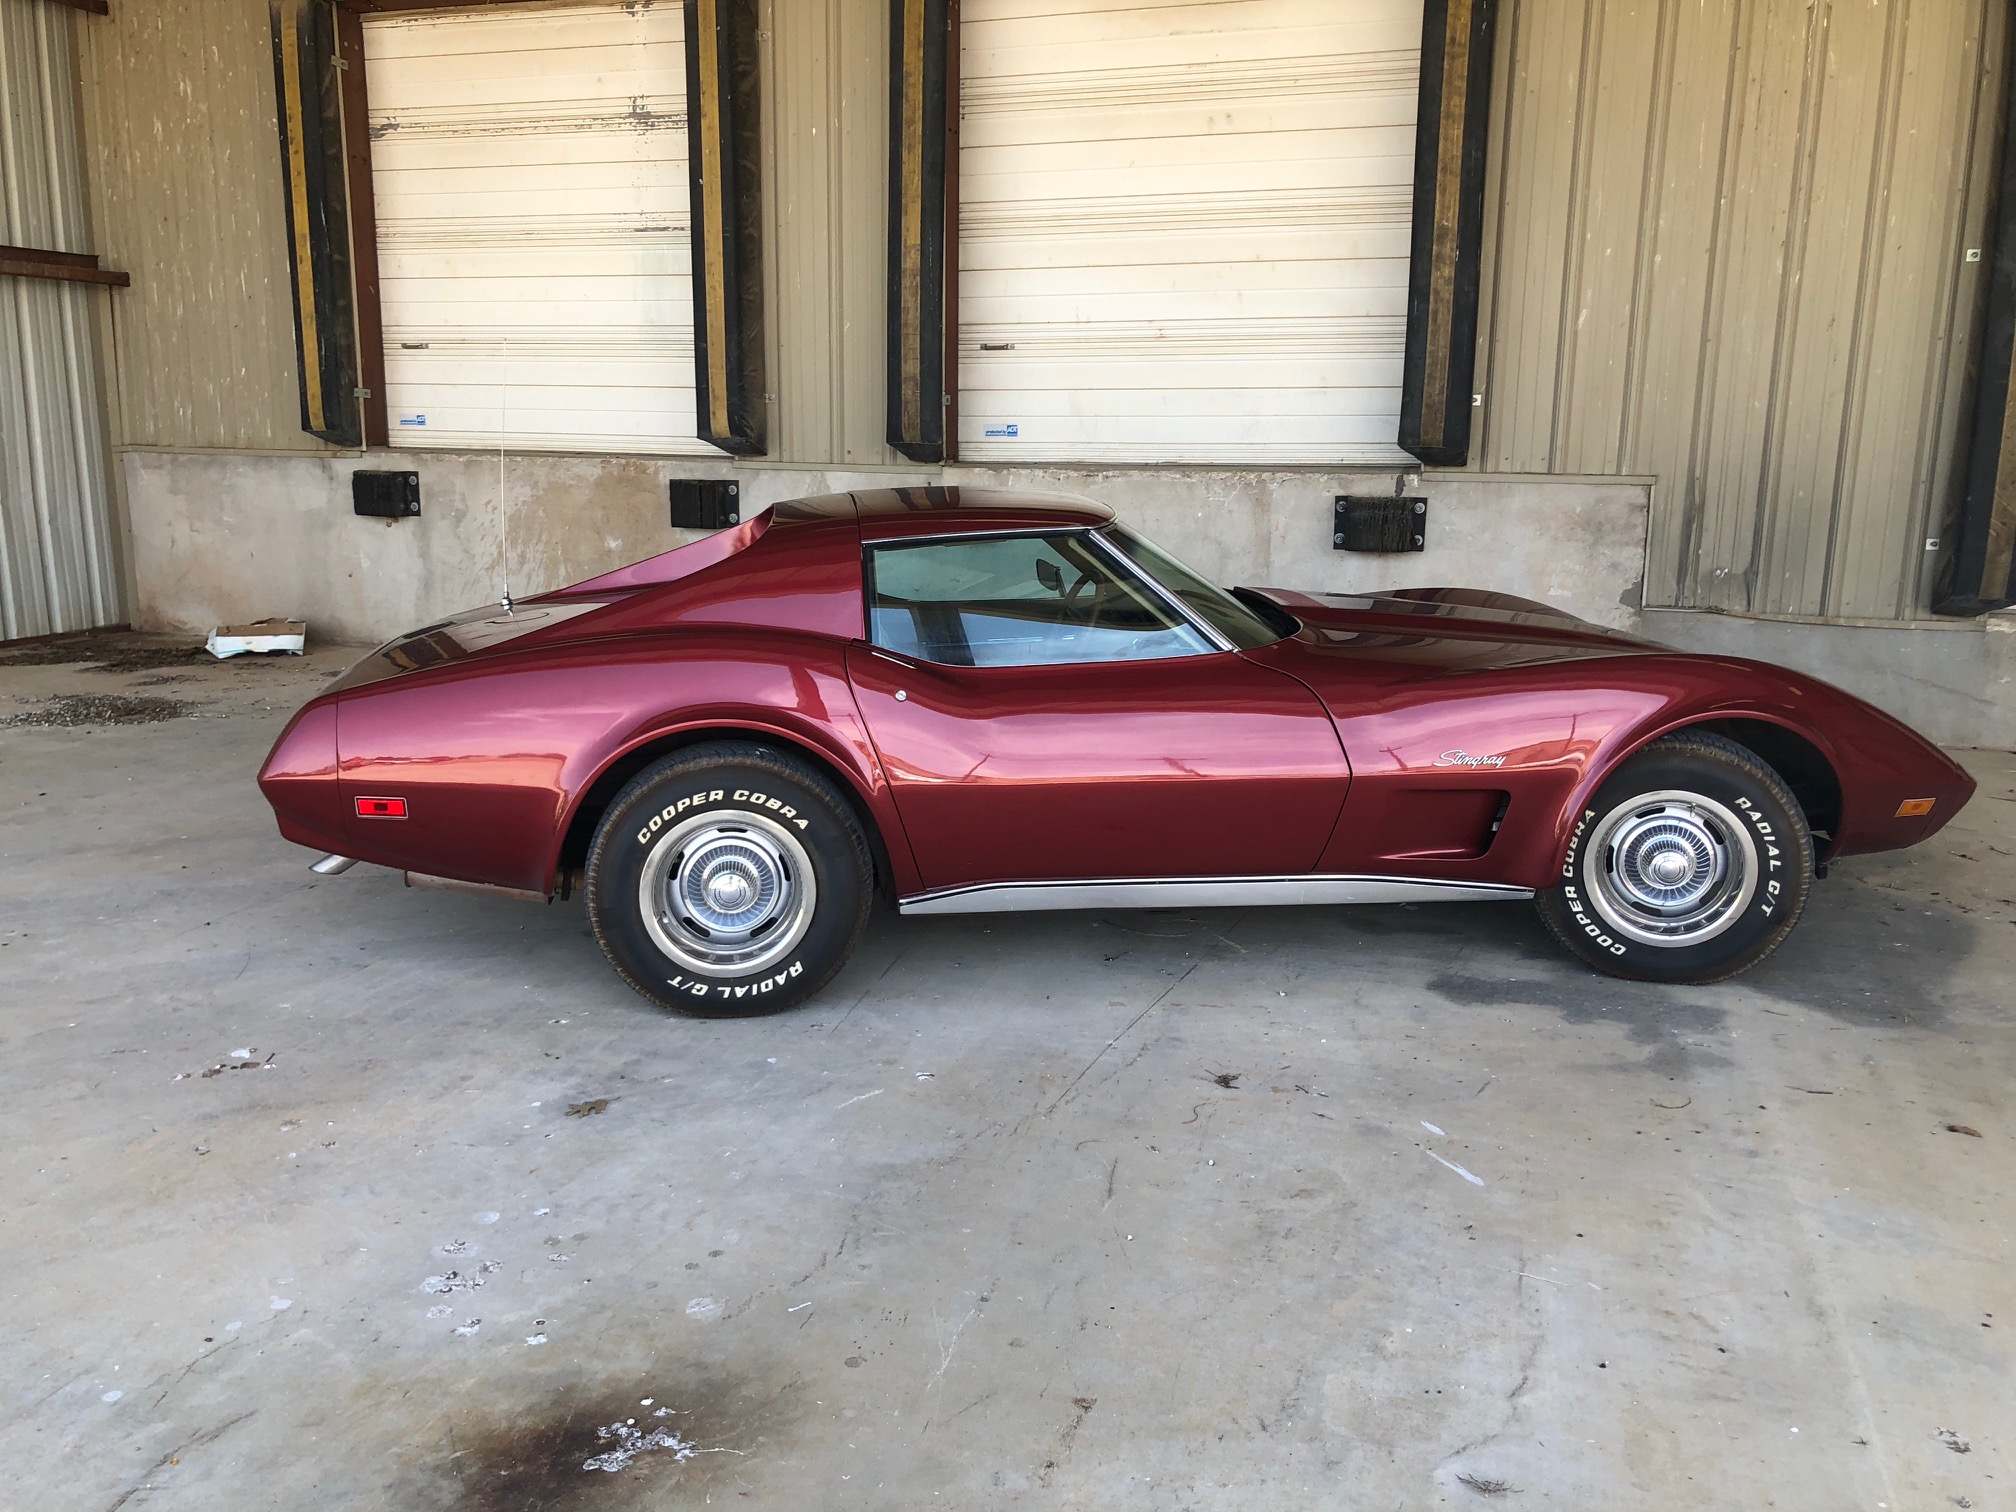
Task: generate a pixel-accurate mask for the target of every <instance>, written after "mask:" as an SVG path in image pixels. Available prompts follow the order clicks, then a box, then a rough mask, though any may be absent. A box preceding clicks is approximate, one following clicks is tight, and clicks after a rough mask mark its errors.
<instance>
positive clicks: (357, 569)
mask: <svg viewBox="0 0 2016 1512" xmlns="http://www.w3.org/2000/svg"><path fill="white" fill-rule="evenodd" d="M122 462H123V469H124V475H125V483H126V488H127V492H128V495H129V497H130V500H131V507H132V519H133V522H134V524H133V560H134V566H135V575H136V578H137V582H138V592H139V607H140V615H139V621H138V623H140V624H141V625H142V626H143V627H144V628H148V629H157V630H199V631H200V630H207V629H208V628H210V627H211V626H213V625H218V624H226V623H231V622H234V621H241V620H246V619H257V618H260V617H262V616H265V615H291V616H296V617H299V618H303V619H306V620H307V621H308V623H309V626H310V634H311V635H312V636H313V637H314V638H315V639H317V640H321V641H336V642H356V643H370V642H376V641H380V640H383V639H385V638H386V637H388V636H391V635H394V634H396V633H398V632H399V631H402V630H406V629H410V628H412V627H413V626H415V625H420V624H424V623H426V622H427V621H429V620H431V619H436V618H439V617H440V616H442V615H444V614H448V613H452V612H453V611H455V610H458V609H465V608H469V607H471V606H472V605H476V604H481V603H483V602H485V601H486V600H492V599H496V598H498V597H500V596H501V595H502V594H503V592H504V590H505V587H506V585H507V581H508V585H509V588H510V591H511V592H512V593H513V594H515V595H518V596H520V597H523V596H525V595H527V594H532V593H537V592H540V591H542V590H545V589H549V588H555V587H559V586H561V585H563V584H565V583H569V582H574V581H577V580H579V579H581V578H584V577H588V576H590V575H592V574H594V573H597V572H603V571H606V570H608V569H609V568H612V567H617V566H621V565H622V564H624V563H626V562H631V561H635V560H637V559H638V558H640V557H645V556H650V555H652V554H654V553H656V552H660V551H666V550H669V549H671V548H672V547H673V546H676V545H680V544H683V543H684V542H685V541H687V540H691V539H694V538H695V533H693V532H686V531H675V530H673V529H671V528H670V527H669V526H668V524H667V522H666V521H667V505H666V490H665V484H666V480H667V479H669V478H673V477H680V476H686V477H694V476H706V477H728V476H733V477H736V478H738V479H739V480H740V481H741V484H742V495H743V500H744V508H745V510H754V509H758V508H761V507H763V506H764V505H767V504H771V503H774V502H776V501H777V500H779V499H788V498H796V497H800V496H803V495H806V494H816V493H826V492H831V491H834V490H838V489H846V488H886V487H891V486H896V485H901V484H920V483H940V482H946V483H963V484H968V485H976V486H979V485H984V486H991V487H1004V488H1022V489H1031V490H1043V491H1049V492H1065V493H1077V494H1087V495H1090V496H1091V497H1093V498H1097V499H1101V500H1104V501H1105V502H1107V503H1109V504H1111V505H1113V507H1114V508H1115V509H1116V510H1117V511H1118V512H1119V514H1120V517H1121V518H1122V519H1124V520H1126V521H1127V522H1128V523H1130V524H1132V525H1134V526H1135V527H1137V528H1138V529H1140V530H1141V531H1143V532H1144V533H1145V534H1147V535H1149V536H1151V537H1153V538H1154V539H1155V540H1157V541H1159V542H1161V543H1162V544H1163V545H1164V546H1166V547H1168V548H1169V549H1170V550H1171V551H1173V552H1175V553H1176V554H1177V555H1178V556H1180V557H1182V558H1184V559H1185V560H1186V561H1188V562H1190V563H1191V565H1193V566H1195V567H1196V568H1198V569H1199V570H1200V571H1202V572H1204V573H1205V574H1207V575H1208V576H1210V577H1212V578H1215V579H1216V580H1217V581H1219V582H1223V583H1228V584H1238V583H1251V584H1268V585H1275V586H1280V587H1291V588H1309V589H1327V590H1332V591H1345V592H1352V591H1357V592H1363V591H1368V590H1372V589H1378V588H1390V587H1404V586H1421V585H1428V584H1457V585H1462V586H1468V587H1479V588H1495V589H1500V590H1502V591H1504V592H1508V593H1517V594H1521V595H1524V596H1526V597H1528V598H1535V599H1539V600H1542V601H1543V602H1546V603H1549V604H1554V605H1558V606H1559V607H1561V608H1563V609H1565V610H1567V611H1569V612H1570V613H1573V614H1578V615H1581V616H1582V617H1584V618H1586V619H1590V620H1594V621H1596V622H1597V623H1599V624H1605V625H1614V626H1618V627H1621V628H1625V629H1637V630H1641V631H1642V632H1643V633H1645V634H1647V635H1649V636H1651V637H1652V638H1654V639H1656V640H1660V641H1664V642H1666V643H1668V644H1671V645H1676V646H1683V647H1686V648H1689V649H1693V650H1701V651H1709V652H1713V653H1716V654H1720V655H1730V656H1747V657H1755V658H1757V659H1759V660H1761V661H1768V662H1775V663H1779V664H1782V665H1785V666H1789V667H1795V668H1798V669H1799V670H1801V671H1804V672H1809V673H1812V674H1814V675H1816V676H1819V677H1824V678H1826V679H1827V680H1828V681H1830V682H1833V683H1836V684H1838V685H1840V686H1841V687H1844V688H1847V689H1848V690H1849V691H1851V692H1853V693H1856V694H1858V695H1860V696H1861V697H1863V698H1867V699H1869V700H1870V701H1871V702H1872V703H1875V704H1877V705H1878V706H1879V707H1882V708H1885V709H1888V710H1889V711H1890V712H1892V713H1893V714H1896V715H1897V716H1898V717H1899V718H1902V719H1904V720H1905V721H1906V722H1907V723H1909V724H1911V725H1912V726H1914V727H1915V728H1917V729H1920V730H1922V731H1924V732H1925V733H1926V734H1928V735H1930V736H1932V737H1933V738H1934V739H1937V740H1939V741H1941V742H1943V743H1944V744H1947V745H1960V746H1987V747H1997V748H2012V747H2016V633H2010V632H2016V620H2012V619H2011V618H2010V617H2008V616H2002V617H1995V616H1991V617H1990V618H1989V619H1987V620H1976V621H1966V622H1955V623H1954V624H1952V625H1950V626H1949V625H1946V624H1944V623H1940V624H1935V625H1930V626H1924V625H1920V626H1913V627H1910V628H1902V627H1861V626H1852V625H1819V624H1801V623H1789V622H1783V621H1774V620H1758V619H1746V618H1741V617H1738V616H1734V615H1721V614H1706V613H1693V612H1685V611H1673V610H1648V611H1642V612H1641V611H1640V609H1639V608H1638V602H1639V594H1640V590H1641V584H1642V577H1643V572H1644V561H1645V530H1646V510H1647V495H1648V493H1649V488H1648V487H1647V485H1645V484H1643V483H1638V482H1619V481H1616V480H1613V479H1560V478H1519V477H1489V476H1478V475H1475V474H1469V473H1461V474H1458V473H1429V474H1426V475H1425V476H1424V475H1420V474H1395V473H1391V472H1372V473H1366V472H1339V473H1323V472H1302V471H1289V472H1272V473H1266V472H1244V471H1230V470H1225V471H1215V470H1187V469H1147V468H1133V469H1125V468H1122V469H1106V470H1101V469H1042V470H1034V469H1028V470H1022V469H992V468H979V467H958V466H954V467H945V468H930V467H916V468H901V469H897V468H864V469H860V470H853V471H849V470H842V469H819V468H809V467H792V466H760V465H759V466H738V465H736V464H733V463H730V462H727V461H725V460H724V461H723V462H722V463H720V464H712V463H698V462H694V461H691V460H681V459H676V458H643V457H567V456H539V455H525V454H520V455H507V456H505V457H504V458H503V459H502V460H501V462H500V460H499V458H497V457H496V456H486V455H481V454H469V453H443V452H407V453H381V452H374V453H373V454H372V455H371V457H370V458H369V461H368V463H367V462H366V461H365V460H364V459H362V458H359V457H357V456H354V455H352V456H340V457H338V456H332V457H304V456H279V455H253V454H247V453H242V452H241V453H225V452H161V451H139V450H129V451H127V452H125V453H124V454H123V457H122ZM366 465H368V466H370V467H374V468H394V469H415V470H417V471H418V472H419V474H420V493H421V510H422V513H421V516H420V518H419V519H417V520H402V521H398V522H394V523H388V522H385V521H382V520H373V519H364V518H360V517H358V516H357V515H356V514H354V513H353V512H352V510H351V504H350V479H349V475H350V473H352V472H353V471H355V470H356V469H357V468H359V467H362V466H366ZM1396 485H1399V486H1402V487H1404V488H1405V490H1406V491H1407V492H1408V493H1409V494H1414V495H1419V496H1421V497H1425V498H1426V499H1427V500H1428V504H1429V507H1428V516H1427V541H1428V545H1427V549H1426V550H1425V551H1423V552H1421V553H1419V554H1418V555H1415V554H1410V555H1405V556H1363V555H1356V554H1352V553H1347V552H1340V551H1335V550H1332V549H1331V545H1330V533H1331V532H1330V511H1331V499H1332V496H1333V495H1336V494H1340V493H1364V494H1386V493H1391V492H1392V491H1393V490H1394V488H1395V486H1396Z"/></svg>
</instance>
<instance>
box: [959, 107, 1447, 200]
mask: <svg viewBox="0 0 2016 1512" xmlns="http://www.w3.org/2000/svg"><path fill="white" fill-rule="evenodd" d="M967 150H970V151H972V152H974V153H975V154H976V157H975V160H974V180H975V183H974V186H973V187H974V189H975V190H976V191H977V192H978V194H979V195H987V196H991V195H992V194H994V193H998V192H999V191H1000V190H1002V189H1003V188H1005V187H1006V185H1005V184H1004V182H1003V181H1004V180H1010V179H1025V178H1040V179H1042V180H1043V181H1042V182H1040V183H1038V184H1035V185H1033V186H1032V188H1031V189H1030V190H1028V191H1025V192H1024V193H1023V194H1021V195H1020V196H1019V198H1022V199H1041V198H1043V197H1045V196H1046V195H1051V194H1059V193H1072V192H1077V193H1084V194H1100V193H1105V194H1110V193H1112V192H1113V187H1114V185H1113V182H1112V176H1113V175H1115V174H1123V173H1124V174H1126V175H1127V178H1128V184H1127V187H1128V189H1129V191H1130V192H1136V193H1141V194H1154V193H1157V192H1170V191H1175V190H1181V189H1183V188H1185V187H1189V188H1193V189H1196V188H1219V187H1223V186H1225V185H1227V184H1230V183H1241V182H1246V181H1247V175H1249V174H1252V173H1254V172H1259V173H1263V174H1265V175H1266V178H1265V180H1264V184H1265V185H1266V186H1267V187H1271V188H1296V187H1303V186H1315V185H1320V184H1368V183H1381V184H1383V183H1392V182H1395V180H1394V177H1393V175H1394V173H1395V171H1396V169H1397V170H1399V171H1401V172H1402V174H1403V177H1402V178H1401V179H1400V180H1399V182H1402V183H1408V182H1411V181H1412V178H1413V173H1414V128H1413V127H1412V126H1392V125H1381V126H1360V127H1352V128H1348V129H1336V130H1322V131H1286V132H1244V133H1233V134H1223V135H1219V134H1214V135H1212V136H1210V137H1209V138H1203V137H1168V136H1162V137H1155V136H1142V137H1123V138H1118V139H1113V138H1108V137H1105V136H1101V137H1100V138H1099V139H1098V140H1096V141H1085V140H1082V139H1081V140H1078V141H1071V140H1068V139H1062V140H1058V141H1049V142H1030V143H1026V144H1017V145H1009V146H1003V147H998V148H992V149H984V148H977V147H976V148H971V149H967ZM983 154H984V155H983ZM966 161H967V160H966V158H965V156H964V155H963V153H962V156H961V158H960V163H961V173H960V178H961V184H960V194H961V197H962V200H963V198H964V196H965V192H966V186H965V183H964V178H965V172H964V165H965V163H966ZM1177 174H1180V175H1184V177H1182V178H1172V177H1171V175H1177ZM1095 175H1096V176H1097V178H1103V179H1105V182H1104V183H1103V184H1101V183H1099V182H1098V181H1097V178H1094V176H1095ZM1234 175H1237V177H1234ZM1248 187H1252V188H1259V187H1261V184H1259V183H1251V184H1249V185H1248Z"/></svg>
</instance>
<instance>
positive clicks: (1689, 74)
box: [1475, 0, 2006, 619]
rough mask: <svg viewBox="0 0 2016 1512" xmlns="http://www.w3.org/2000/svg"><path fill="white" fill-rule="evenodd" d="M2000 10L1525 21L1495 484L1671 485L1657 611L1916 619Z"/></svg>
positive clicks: (1497, 316) (1514, 43)
mask: <svg viewBox="0 0 2016 1512" xmlns="http://www.w3.org/2000/svg"><path fill="white" fill-rule="evenodd" d="M2005 11H2006V7H2005V5H2004V4H2003V3H2002V0H1514V3H1512V4H1508V5H1507V6H1506V7H1505V12H1504V14H1505V23H1504V26H1503V30H1502V33H1501V38H1500V53H1499V58H1498V73H1497V91H1496V100H1495V102H1494V109H1495V111H1496V115H1497V120H1496V122H1495V123H1494V131H1493V140H1492V159H1493V169H1492V173H1493V179H1494V183H1493V185H1492V187H1491V189H1490V203H1491V206H1492V210H1491V213H1492V217H1493V224H1492V226H1491V227H1490V228H1489V230H1488V232H1487V241H1486V258H1487V267H1486V278H1487V291H1486V297H1487V304H1486V309H1485V315H1484V319H1483V322H1482V328H1481V331H1480V338H1479V339H1480V359H1481V361H1480V368H1481V371H1482V373H1483V377H1482V378H1481V379H1480V387H1482V388H1483V389H1484V406H1483V414H1482V427H1481V432H1480V434H1481V444H1480V445H1479V446H1478V448H1477V452H1476V456H1475V465H1476V466H1477V467H1479V468H1481V469H1484V470H1488V471H1502V472H1533V473H1583V474H1592V473H1593V474H1625V475H1632V474H1650V475H1653V476H1656V477H1657V479H1658V487H1657V490H1656V492H1655V495H1654V506H1653V522H1652V540H1651V548H1650V562H1649V570H1648V574H1647V580H1646V601H1647V602H1648V603H1651V604H1665V605H1681V606H1694V607H1706V608H1720V609H1728V610H1734V611H1738V612H1751V613H1768V614H1789V615H1813V616H1830V617H1845V618H1875V619H1883V618H1893V617H1910V616H1912V615H1913V614H1915V613H1916V612H1918V610H1919V606H1920V605H1921V604H1922V602H1923V592H1924V584H1925V581H1926V578H1927V576H1928V573H1929V570H1930V564H1929V563H1928V561H1927V554H1926V551H1925V538H1926V536H1927V535H1928V534H1929V533H1930V531H1931V530H1932V529H1933V528H1935V524H1936V521H1937V520H1938V519H1939V518H1940V513H1941V506H1942V504H1943V501H1944V498H1945V495H1946V493H1947V492H1948V490H1949V489H1950V487H1951V469H1952V465H1953V461H1954V451H1955V444H1954V438H1955V435H1956V433H1957V427H1958V426H1959V424H1960V420H1961V407H1962V402H1963V398H1964V395H1963V389H1964V386H1965V385H1964V362H1965V352H1964V347H1965V344H1966V339H1967V334H1968V332H1969V331H1970V330H1971V326H1972V322H1973V316H1974V312H1975V309H1976V306H1977V300H1978V295H1979V292H1980V275H1981V270H1982V268H1983V267H1984V266H1985V264H1981V263H1973V264H1970V263H1968V262H1966V261H1965V253H1966V250H1967V249H1968V248H1970V247H1979V246H1981V245H1982V230H1981V228H1982V226H1983V224H1984V221H1985V212H1986V203H1985V201H1986V194H1985V192H1984V189H1985V177H1984V175H1985V173H1986V171H1987V170H1988V168H1989V167H1990V166H1992V165H1991V164H1990V163H1989V162H1988V161H1987V160H1988V159H1989V158H1991V157H1992V155H1993V147H1994V130H1993V128H1994V124H1995V119H1996V106H1995V102H1996V100H1997V99H1998V97H1999V95H2000V92H2001V85H2000V83H1999V75H2000V70H2001V67H2002V62H2001V60H2002V54H2003V45H2004V39H2003V30H2004V27H2005V25H2006V20H2005Z"/></svg>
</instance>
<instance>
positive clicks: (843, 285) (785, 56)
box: [762, 0, 903, 463]
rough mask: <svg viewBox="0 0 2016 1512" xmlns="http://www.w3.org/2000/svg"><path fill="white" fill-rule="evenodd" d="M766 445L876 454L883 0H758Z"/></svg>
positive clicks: (860, 458)
mask: <svg viewBox="0 0 2016 1512" xmlns="http://www.w3.org/2000/svg"><path fill="white" fill-rule="evenodd" d="M763 29H764V33H765V36H764V38H763V44H762V45H763V67H764V73H763V103H762V109H763V114H764V116H765V120H764V122H763V144H764V160H763V197H764V204H765V208H766V213H767V215H768V217H769V225H768V226H767V227H766V228H765V235H764V246H763V258H764V270H765V282H766V288H765V303H766V305H767V307H768V309H769V311H770V319H769V320H768V322H767V326H766V329H767V332H768V338H767V339H768V341H769V343H770V351H769V353H768V357H767V364H768V369H767V370H768V371H769V373H770V374H771V379H770V383H771V388H772V391H773V396H774V402H773V404H772V406H771V411H770V425H769V430H768V434H769V436H770V455H771V456H772V457H773V458H774V459H776V460H778V461H784V462H817V463H825V462H835V463H884V462H901V461H902V460H903V459H902V458H901V457H900V456H899V455H898V454H897V453H896V452H894V451H892V450H891V449H890V448H889V447H888V446H887V445H885V444H884V442H883V429H884V427H883V388H884V368H883V364H884V362H885V361H886V352H887V345H886V343H887V338H886V336H885V334H884V330H883V314H884V311H885V310H886V309H887V302H888V262H887V257H888V253H887V243H886V240H885V238H886V237H887V235H888V219H887V215H888V208H887V207H888V198H887V196H888V188H887V182H886V180H887V176H888V163H889V6H888V0H825V3H821V4H807V3H805V0H766V3H765V4H764V7H763Z"/></svg>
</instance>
